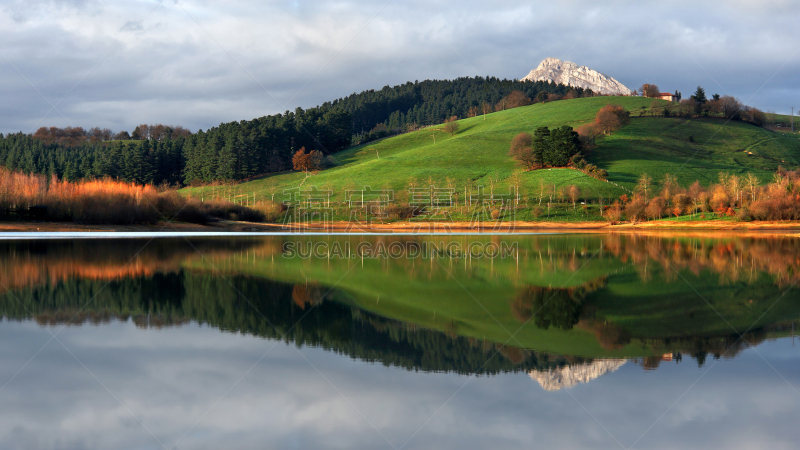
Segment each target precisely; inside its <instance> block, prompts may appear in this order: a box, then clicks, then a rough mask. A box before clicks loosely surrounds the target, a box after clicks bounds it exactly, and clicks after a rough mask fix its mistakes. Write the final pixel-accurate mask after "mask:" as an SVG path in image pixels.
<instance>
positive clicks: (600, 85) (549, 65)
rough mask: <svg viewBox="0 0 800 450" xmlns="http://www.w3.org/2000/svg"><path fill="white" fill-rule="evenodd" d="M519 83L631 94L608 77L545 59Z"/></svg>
mask: <svg viewBox="0 0 800 450" xmlns="http://www.w3.org/2000/svg"><path fill="white" fill-rule="evenodd" d="M520 81H552V82H554V83H556V84H559V83H563V84H564V85H566V86H573V87H581V88H584V89H591V90H592V91H594V92H596V93H599V94H609V95H630V94H632V93H633V91H631V90H630V89H628V88H627V87H625V85H624V84H622V83H620V82H619V81H617V80H615V79H613V78H611V77H609V76H608V75H603V74H602V73H600V72H597V71H595V70H592V69H590V68H588V67H586V66H579V65H577V64H575V63H574V62H570V61H561V60H560V59H557V58H547V59H545V60H544V61H542V62H541V64H539V67H537V68H535V69H533V70H531V73H529V74H528V76H527V77H525V78H523V79H522V80H520Z"/></svg>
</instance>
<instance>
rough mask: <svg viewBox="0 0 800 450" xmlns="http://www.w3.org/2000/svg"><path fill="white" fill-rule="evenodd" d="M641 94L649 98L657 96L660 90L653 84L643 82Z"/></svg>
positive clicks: (659, 94)
mask: <svg viewBox="0 0 800 450" xmlns="http://www.w3.org/2000/svg"><path fill="white" fill-rule="evenodd" d="M639 90H640V91H642V95H644V96H645V97H649V98H658V97H660V96H661V90H660V89H659V88H658V86H656V85H655V84H647V83H645V84H643V85H642V87H641V88H639Z"/></svg>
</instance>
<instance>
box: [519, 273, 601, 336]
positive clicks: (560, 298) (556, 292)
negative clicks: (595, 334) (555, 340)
mask: <svg viewBox="0 0 800 450" xmlns="http://www.w3.org/2000/svg"><path fill="white" fill-rule="evenodd" d="M607 282H608V279H607V278H606V277H602V278H599V279H597V280H593V281H591V282H589V283H586V284H584V285H582V286H579V287H574V288H543V287H539V286H527V287H526V288H524V289H523V290H522V291H520V292H519V293H518V294H517V295H516V297H514V300H513V301H512V302H511V313H512V314H513V315H514V317H515V318H516V319H517V320H518V321H520V322H523V323H525V322H528V321H530V320H531V319H533V323H534V324H535V325H536V326H537V327H538V328H541V329H543V330H546V329H548V328H550V327H551V326H552V327H554V328H559V329H562V330H571V329H572V327H574V326H575V325H576V324H577V323H578V321H579V320H580V317H581V309H582V306H583V299H584V297H585V296H586V294H588V293H590V292H594V291H596V290H597V289H600V288H601V287H604V286H605V285H606V284H607Z"/></svg>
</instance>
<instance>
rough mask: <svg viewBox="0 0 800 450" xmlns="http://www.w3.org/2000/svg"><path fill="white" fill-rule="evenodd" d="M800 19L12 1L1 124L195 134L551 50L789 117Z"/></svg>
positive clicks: (636, 11) (502, 66) (132, 0)
mask: <svg viewBox="0 0 800 450" xmlns="http://www.w3.org/2000/svg"><path fill="white" fill-rule="evenodd" d="M798 23H800V5H798V4H797V2H796V1H792V0H728V1H711V0H692V1H689V0H671V1H669V2H663V1H649V0H638V1H634V0H613V1H608V0H603V1H598V0H566V1H559V2H552V1H548V2H544V1H536V2H532V1H524V2H522V1H506V2H502V3H500V2H486V1H485V0H483V1H478V0H465V1H459V2H453V1H450V2H444V1H440V0H425V1H422V0H402V1H401V0H389V1H384V0H377V1H375V0H372V1H366V0H351V1H314V2H311V1H303V0H294V1H259V2H253V1H244V0H228V1H224V2H220V1H211V0H180V1H176V0H161V1H159V0H114V1H110V0H109V1H104V0H1V1H0V132H5V133H8V132H17V131H22V132H25V133H31V132H34V131H35V130H36V129H37V128H38V127H41V126H58V127H65V126H82V127H84V128H90V127H93V126H99V127H102V128H111V129H112V130H114V131H120V130H127V131H132V130H133V128H134V127H135V126H136V125H138V124H140V123H164V124H168V125H181V126H185V127H187V128H189V129H191V130H193V131H196V130H197V129H201V128H202V129H207V128H209V127H212V126H216V125H218V124H219V123H221V122H229V121H234V120H245V119H252V118H255V117H260V116H263V115H267V114H275V113H279V112H283V111H286V110H294V109H295V108H296V107H303V108H308V107H312V106H316V105H318V104H320V103H323V102H325V101H330V100H334V99H336V98H340V97H343V96H346V95H349V94H352V93H354V92H361V91H363V90H367V89H380V88H382V87H383V86H386V85H396V84H401V83H405V82H407V81H414V80H420V81H421V80H425V79H452V78H456V77H462V76H476V75H481V76H486V75H491V76H496V77H500V78H517V79H518V78H522V77H524V76H525V75H527V73H528V72H529V71H530V70H532V69H534V68H535V67H536V66H537V65H538V64H539V62H540V61H541V60H542V59H544V58H547V57H555V58H560V59H563V60H569V61H573V62H576V63H578V64H581V65H586V66H588V67H590V68H592V69H595V70H597V71H599V72H602V73H605V74H607V75H610V76H612V77H614V78H616V79H617V80H619V81H620V82H622V83H623V84H625V85H627V86H628V87H630V88H637V87H639V86H641V85H642V84H643V83H654V84H656V85H658V86H659V87H660V88H661V90H662V91H669V92H674V91H675V90H679V91H681V92H682V93H683V94H684V96H685V97H688V95H690V94H691V93H692V92H693V91H694V89H695V88H696V87H697V86H698V85H702V86H703V87H704V88H705V89H706V91H707V93H708V94H709V95H711V94H713V93H719V94H721V95H726V94H727V95H733V96H735V97H738V98H739V99H740V100H742V101H743V102H745V103H747V104H750V105H752V106H756V107H758V108H761V109H763V110H765V111H773V112H779V113H786V114H788V113H789V112H790V107H792V106H795V107H800V77H798V76H797V74H798V72H799V71H800V54H799V53H800V29H798V26H797V24H798ZM796 111H797V109H796Z"/></svg>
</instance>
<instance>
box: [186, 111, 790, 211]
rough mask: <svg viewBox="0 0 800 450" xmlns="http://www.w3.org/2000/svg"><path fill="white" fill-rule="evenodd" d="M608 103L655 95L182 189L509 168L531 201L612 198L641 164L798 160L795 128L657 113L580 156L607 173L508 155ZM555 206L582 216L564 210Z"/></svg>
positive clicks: (467, 128) (504, 174) (219, 192)
mask: <svg viewBox="0 0 800 450" xmlns="http://www.w3.org/2000/svg"><path fill="white" fill-rule="evenodd" d="M609 103H614V104H620V105H622V106H624V107H625V108H626V109H628V110H631V111H641V110H642V108H649V107H650V106H651V104H652V103H653V100H652V99H645V98H638V97H594V98H585V99H574V100H563V101H558V102H552V103H547V104H535V105H531V106H527V107H522V108H515V109H511V110H507V111H502V112H496V113H492V114H488V115H486V116H485V117H484V116H478V117H473V118H468V119H463V120H460V121H459V125H460V130H459V131H458V132H457V133H456V134H455V135H454V136H450V135H449V134H447V133H445V132H443V131H441V130H440V129H439V127H429V128H426V129H423V130H419V131H416V132H413V133H407V134H403V135H400V136H395V137H391V138H387V139H384V140H381V141H376V142H372V143H369V144H366V145H361V146H356V147H353V148H350V149H347V150H344V151H342V152H340V153H338V154H336V155H335V157H336V159H337V160H338V161H339V165H338V166H337V167H334V168H331V169H328V170H324V171H321V172H318V173H314V174H311V175H309V176H306V174H304V173H298V172H287V173H280V174H274V175H269V176H266V177H263V178H260V179H257V180H254V181H249V182H246V183H241V184H238V185H236V186H223V187H219V186H218V187H213V186H207V187H195V188H186V189H184V190H183V191H182V192H183V193H184V194H185V195H192V196H198V197H204V198H208V197H225V198H231V199H233V200H237V199H238V200H240V201H244V200H245V199H248V200H249V201H252V200H253V199H255V200H263V199H272V198H274V199H275V200H282V199H283V198H284V196H283V191H284V190H287V189H292V188H297V187H300V186H302V187H303V188H309V187H311V186H316V187H317V188H319V189H324V190H330V191H332V192H333V196H332V200H333V201H334V203H336V202H339V203H340V204H341V202H342V201H343V200H344V192H345V191H346V190H349V189H361V188H362V187H363V186H369V187H371V188H373V189H392V190H394V191H395V192H397V193H398V195H400V194H399V193H401V192H404V191H405V192H407V190H408V188H409V187H410V184H412V183H413V184H414V185H415V186H416V187H422V186H428V185H430V184H433V185H435V186H437V187H449V188H453V189H454V190H455V192H456V197H455V201H456V202H461V203H463V199H464V189H465V187H473V188H475V187H477V186H484V187H485V188H486V189H487V190H489V189H493V190H494V192H507V189H508V186H509V185H510V184H512V181H513V174H514V173H515V172H516V173H519V182H520V185H521V186H522V188H521V192H522V194H523V196H527V197H529V198H531V199H537V201H538V196H539V191H540V185H541V184H540V180H544V182H545V183H546V184H548V185H551V186H552V185H555V186H556V187H557V188H560V187H566V186H568V185H572V184H574V185H576V186H578V187H579V188H581V191H582V197H584V198H592V199H594V198H597V197H600V196H602V197H604V198H615V197H618V196H619V195H622V194H623V193H627V192H629V190H630V189H632V188H633V186H634V184H635V182H636V180H637V178H638V177H639V176H640V175H641V174H642V173H648V174H649V175H650V176H651V177H652V178H653V179H654V180H655V181H660V179H662V178H663V176H664V174H666V173H672V174H675V175H676V176H678V179H679V181H680V182H682V183H684V184H689V183H691V182H693V181H695V180H699V181H701V182H702V183H703V184H709V183H711V182H715V181H716V180H717V176H718V173H719V172H721V171H725V172H731V173H745V172H753V173H754V174H756V175H758V176H759V177H760V178H761V179H762V180H767V179H769V178H770V177H771V175H772V172H773V171H774V170H775V169H777V167H778V166H779V165H783V166H784V167H790V168H791V167H797V166H798V160H800V140H798V139H797V138H796V137H794V136H790V135H784V134H782V133H774V132H770V131H767V130H764V129H761V128H758V127H755V126H752V125H749V124H745V123H741V122H727V123H726V122H724V121H722V120H717V119H702V120H686V119H676V118H656V117H651V118H635V119H633V120H632V121H631V124H630V125H628V126H626V127H625V128H623V129H622V130H621V131H619V132H617V133H615V134H614V135H612V136H610V137H605V138H602V139H601V140H600V141H599V145H598V147H597V148H596V149H595V150H593V151H592V152H591V153H590V154H588V155H587V159H588V160H589V161H590V162H592V163H595V164H597V165H598V166H600V167H601V168H604V169H606V170H608V172H609V182H603V181H599V180H596V179H594V178H591V177H589V176H587V175H585V174H583V173H581V172H578V171H576V170H571V169H552V170H550V169H543V170H535V171H530V172H521V171H520V168H519V166H517V164H516V163H515V162H514V161H513V160H512V159H511V158H510V157H509V156H508V155H507V152H508V148H509V144H510V141H511V139H512V138H513V137H514V136H515V135H517V134H518V133H521V132H532V131H533V130H535V128H536V127H539V126H550V127H554V126H561V125H565V124H566V125H570V126H573V127H577V126H579V125H581V124H583V123H586V122H589V121H591V120H592V119H593V118H594V116H595V115H596V113H597V111H598V110H599V109H600V108H601V107H603V106H604V105H606V104H609ZM664 104H665V105H666V104H667V102H664ZM690 137H691V140H690ZM692 140H693V141H694V142H692ZM563 215H564V217H565V218H575V217H579V216H580V214H578V215H577V216H575V215H574V214H572V213H570V212H569V211H568V210H565V211H564V214H563Z"/></svg>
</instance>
